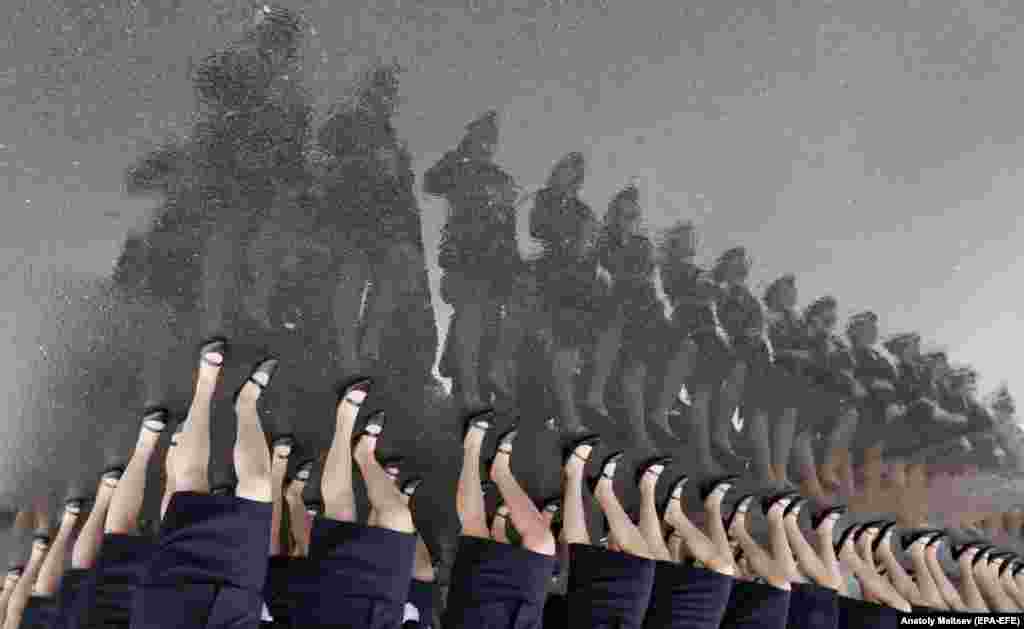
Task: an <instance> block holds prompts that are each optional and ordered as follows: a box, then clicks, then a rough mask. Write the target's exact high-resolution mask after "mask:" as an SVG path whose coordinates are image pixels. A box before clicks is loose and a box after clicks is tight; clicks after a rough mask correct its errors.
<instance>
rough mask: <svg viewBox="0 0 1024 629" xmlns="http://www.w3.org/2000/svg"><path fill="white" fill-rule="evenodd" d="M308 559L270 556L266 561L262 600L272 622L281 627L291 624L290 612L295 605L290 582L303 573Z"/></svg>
mask: <svg viewBox="0 0 1024 629" xmlns="http://www.w3.org/2000/svg"><path fill="white" fill-rule="evenodd" d="M308 561H309V560H308V559H306V558H305V557H287V556H277V557H270V558H269V559H268V561H267V580H266V582H265V583H264V585H263V600H264V602H266V604H267V609H268V610H269V611H270V615H271V616H273V617H274V624H275V625H276V626H281V627H289V626H291V620H292V613H293V610H294V607H295V604H294V597H293V596H292V593H291V590H290V589H289V588H290V587H291V584H292V582H293V581H294V580H295V579H296V578H297V577H299V576H301V575H302V574H303V571H304V570H305V567H306V564H307V563H308Z"/></svg>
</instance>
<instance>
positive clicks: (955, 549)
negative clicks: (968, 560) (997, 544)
mask: <svg viewBox="0 0 1024 629" xmlns="http://www.w3.org/2000/svg"><path fill="white" fill-rule="evenodd" d="M982 546H983V545H982V544H980V543H978V542H966V543H963V544H956V545H954V546H951V547H950V549H949V554H950V555H951V556H952V557H953V561H960V556H961V555H963V554H964V553H965V552H967V551H969V550H970V549H972V548H981V547H982Z"/></svg>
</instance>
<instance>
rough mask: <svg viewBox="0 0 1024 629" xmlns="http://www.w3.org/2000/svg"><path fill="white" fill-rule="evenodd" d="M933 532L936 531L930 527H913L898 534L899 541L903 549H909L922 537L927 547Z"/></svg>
mask: <svg viewBox="0 0 1024 629" xmlns="http://www.w3.org/2000/svg"><path fill="white" fill-rule="evenodd" d="M935 533H936V532H935V531H934V530H932V529H913V530H910V531H907V532H905V533H904V534H903V535H902V536H900V542H901V545H902V546H903V550H904V551H908V550H910V547H911V546H913V545H914V544H915V543H917V542H918V541H920V540H922V539H924V540H925V547H927V546H928V545H929V544H930V543H931V538H932V536H933V535H935Z"/></svg>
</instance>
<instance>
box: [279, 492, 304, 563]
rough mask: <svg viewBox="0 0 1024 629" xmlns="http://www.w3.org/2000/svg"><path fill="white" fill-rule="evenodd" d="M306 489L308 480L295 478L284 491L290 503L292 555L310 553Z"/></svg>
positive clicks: (302, 555) (301, 555)
mask: <svg viewBox="0 0 1024 629" xmlns="http://www.w3.org/2000/svg"><path fill="white" fill-rule="evenodd" d="M305 489H306V481H304V480H299V479H295V480H292V482H290V483H288V487H287V488H285V491H284V499H285V502H287V504H288V521H289V522H290V523H291V526H290V527H289V530H290V531H291V536H292V542H293V550H292V557H305V556H307V555H308V554H309V527H308V526H307V525H306V505H305V503H304V502H303V500H302V492H303V491H304V490H305Z"/></svg>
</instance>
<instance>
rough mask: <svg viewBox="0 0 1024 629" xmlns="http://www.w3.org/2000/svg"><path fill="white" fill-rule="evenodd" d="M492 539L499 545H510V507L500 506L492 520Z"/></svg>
mask: <svg viewBox="0 0 1024 629" xmlns="http://www.w3.org/2000/svg"><path fill="white" fill-rule="evenodd" d="M491 539H493V540H494V541H496V542H498V543H499V544H507V543H508V505H506V504H504V503H502V504H500V505H498V510H497V512H496V513H495V514H494V519H492V520H491Z"/></svg>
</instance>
